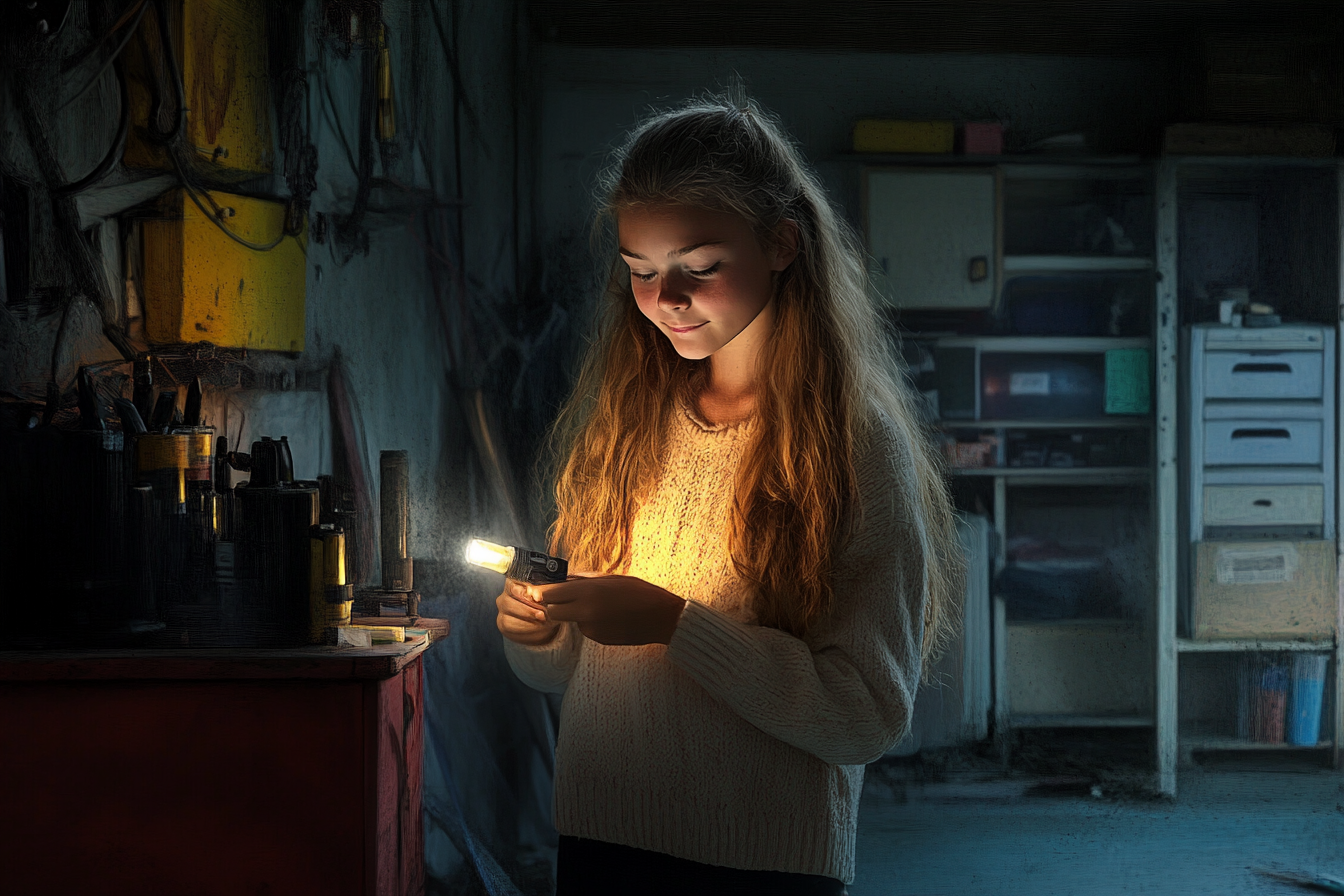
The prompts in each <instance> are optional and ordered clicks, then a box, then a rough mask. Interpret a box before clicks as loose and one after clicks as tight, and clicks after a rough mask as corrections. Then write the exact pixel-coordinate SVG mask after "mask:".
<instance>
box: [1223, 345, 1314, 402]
mask: <svg viewBox="0 0 1344 896" xmlns="http://www.w3.org/2000/svg"><path fill="white" fill-rule="evenodd" d="M1323 364H1324V358H1323V353H1322V352H1320V351H1319V350H1318V351H1312V352H1275V351H1254V352H1247V351H1242V352H1214V351H1208V352H1205V353H1204V397H1205V398H1210V399H1220V398H1225V399H1232V400H1236V401H1246V400H1260V399H1269V400H1273V399H1280V400H1281V399H1315V400H1317V401H1319V400H1320V398H1321V390H1322V389H1323V388H1324V385H1325V383H1324V379H1323V376H1322V374H1323V370H1324V368H1323Z"/></svg>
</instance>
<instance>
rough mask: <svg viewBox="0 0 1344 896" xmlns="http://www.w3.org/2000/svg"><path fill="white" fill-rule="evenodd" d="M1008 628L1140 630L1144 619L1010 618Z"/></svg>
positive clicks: (1114, 617) (1095, 617) (1106, 617)
mask: <svg viewBox="0 0 1344 896" xmlns="http://www.w3.org/2000/svg"><path fill="white" fill-rule="evenodd" d="M1004 624H1005V625H1007V626H1008V628H1035V629H1054V628H1062V627H1064V626H1071V627H1073V628H1088V629H1108V628H1109V629H1116V630H1117V631H1118V630H1121V629H1133V630H1136V631H1137V630H1138V629H1139V628H1141V627H1142V626H1143V622H1142V620H1139V619H1123V618H1120V617H1116V616H1103V617H1097V616H1087V617H1081V616H1080V617H1078V618H1077V619H1008V620H1005V622H1004Z"/></svg>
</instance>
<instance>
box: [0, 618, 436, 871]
mask: <svg viewBox="0 0 1344 896" xmlns="http://www.w3.org/2000/svg"><path fill="white" fill-rule="evenodd" d="M418 625H419V626H420V627H426V628H430V629H431V631H432V639H433V638H438V637H441V636H442V635H443V634H446V632H447V623H445V622H442V621H436V620H425V619H422V620H420V622H419V623H418ZM428 646H429V645H428V644H426V643H423V642H422V643H420V644H416V645H413V646H412V645H400V644H398V645H386V646H378V647H368V648H335V647H306V648H295V649H290V650H259V649H235V650H224V649H218V650H213V649H200V650H196V649H173V650H80V651H54V650H47V651H40V652H36V651H34V652H0V868H3V869H4V881H3V884H0V890H3V892H5V893H7V894H15V896H20V894H23V896H26V894H62V896H65V894H71V893H99V894H122V893H125V894H135V896H149V894H156V893H164V894H193V896H207V894H215V893H218V894H228V896H236V894H242V893H272V894H281V893H283V894H286V896H292V894H301V893H313V894H322V896H337V894H346V893H349V894H365V896H375V894H376V896H394V894H395V896H406V894H420V893H423V891H424V880H425V878H424V836H423V832H422V827H421V819H420V798H421V788H422V782H423V769H422V760H423V755H424V753H423V744H424V741H423V723H424V719H423V715H422V712H421V699H422V694H423V684H422V674H423V673H422V670H421V654H422V653H424V651H425V650H426V649H427V647H428Z"/></svg>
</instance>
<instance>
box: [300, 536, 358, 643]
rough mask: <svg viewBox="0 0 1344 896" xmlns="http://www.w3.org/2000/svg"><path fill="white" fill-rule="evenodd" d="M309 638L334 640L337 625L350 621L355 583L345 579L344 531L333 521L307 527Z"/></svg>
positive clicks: (313, 641)
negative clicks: (310, 527)
mask: <svg viewBox="0 0 1344 896" xmlns="http://www.w3.org/2000/svg"><path fill="white" fill-rule="evenodd" d="M308 550H309V555H308V556H309V567H308V575H309V578H308V582H309V586H308V616H309V627H308V641H309V643H311V644H335V643H336V626H338V625H349V624H350V608H351V606H352V604H353V602H354V599H355V586H354V585H351V584H348V583H347V582H346V574H345V533H344V532H343V531H342V530H341V529H340V528H339V527H338V526H336V525H334V524H332V523H319V524H318V525H316V526H313V527H312V529H310V530H309V540H308Z"/></svg>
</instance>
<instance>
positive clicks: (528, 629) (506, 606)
mask: <svg viewBox="0 0 1344 896" xmlns="http://www.w3.org/2000/svg"><path fill="white" fill-rule="evenodd" d="M527 589H528V586H527V585H526V584H524V583H523V582H515V581H513V580H512V579H505V580H504V593H503V594H501V595H500V596H499V597H497V598H495V609H496V610H497V611H498V615H497V616H496V617H495V627H496V628H498V629H499V632H500V634H502V635H503V636H504V637H506V638H508V639H509V640H510V641H512V642H514V643H515V644H522V645H524V646H527V647H540V646H542V645H543V644H547V643H549V642H550V640H551V639H552V638H554V637H555V632H556V630H557V629H559V628H560V623H559V622H557V621H552V620H550V619H548V618H546V610H545V609H544V608H543V607H542V606H541V605H540V604H539V603H537V602H536V601H534V600H532V599H531V598H530V597H529V596H528V592H527Z"/></svg>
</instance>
